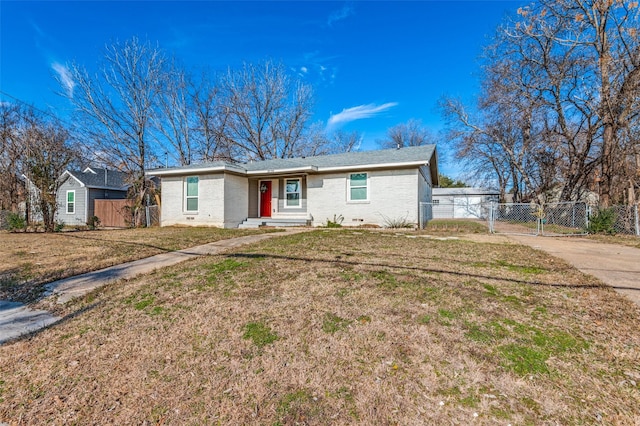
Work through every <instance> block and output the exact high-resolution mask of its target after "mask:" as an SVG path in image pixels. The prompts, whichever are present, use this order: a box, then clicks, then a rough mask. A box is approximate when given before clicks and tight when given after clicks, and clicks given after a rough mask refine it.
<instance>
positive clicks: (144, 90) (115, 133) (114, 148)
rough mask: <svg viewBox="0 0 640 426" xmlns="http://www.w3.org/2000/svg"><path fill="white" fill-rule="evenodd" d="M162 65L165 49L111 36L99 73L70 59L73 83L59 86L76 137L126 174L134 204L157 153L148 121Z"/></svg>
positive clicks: (151, 120) (152, 114) (160, 90)
mask: <svg viewBox="0 0 640 426" xmlns="http://www.w3.org/2000/svg"><path fill="white" fill-rule="evenodd" d="M165 65H166V59H165V55H164V53H163V52H162V51H161V50H160V49H159V48H158V47H156V46H152V45H151V44H150V43H148V42H141V41H139V40H138V39H137V38H133V39H131V40H128V41H126V42H124V43H118V42H116V43H114V44H111V45H107V46H106V48H105V53H104V61H103V63H102V64H101V66H100V68H99V71H98V73H96V74H93V75H91V74H89V73H88V72H87V71H86V70H85V69H84V68H82V67H81V66H79V65H75V64H74V65H72V66H71V67H70V74H71V76H72V78H73V80H74V82H75V89H74V90H73V92H70V91H65V92H63V95H64V96H66V97H67V98H68V99H69V101H70V102H71V103H72V104H73V105H74V106H75V108H76V119H77V123H78V126H77V128H76V129H75V130H76V131H77V132H78V133H79V135H80V137H81V140H82V141H83V142H84V143H85V145H86V146H87V148H88V149H91V151H92V152H93V153H94V155H95V156H96V157H97V158H98V159H100V160H102V161H104V162H105V163H107V164H109V165H111V166H113V167H115V168H117V169H121V170H124V171H127V172H129V173H130V174H131V176H132V184H133V188H134V191H133V192H134V198H135V200H136V201H137V203H138V205H141V204H142V203H143V200H144V196H145V194H146V192H147V183H146V181H145V170H146V168H147V166H148V165H149V163H150V162H151V161H152V160H154V155H155V154H156V152H155V151H156V145H155V144H154V141H155V139H154V137H153V135H152V131H153V127H152V125H153V123H154V117H155V115H156V114H157V111H158V107H157V105H158V100H159V97H160V95H161V94H162V93H163V91H164V84H165V83H166V79H165V78H164V76H165V74H164V73H165V71H166V69H165Z"/></svg>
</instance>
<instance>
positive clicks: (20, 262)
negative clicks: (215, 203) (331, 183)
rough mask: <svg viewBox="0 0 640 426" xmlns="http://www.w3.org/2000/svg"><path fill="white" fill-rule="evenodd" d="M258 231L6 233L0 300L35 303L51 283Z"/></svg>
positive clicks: (1, 235)
mask: <svg viewBox="0 0 640 426" xmlns="http://www.w3.org/2000/svg"><path fill="white" fill-rule="evenodd" d="M252 232H253V233H255V232H264V231H252V230H249V231H247V230H238V229H216V228H197V227H194V228H185V227H182V228H180V227H169V228H145V229H121V230H99V231H79V232H60V233H54V234H45V233H41V232H40V233H33V232H32V233H8V232H1V231H0V259H2V261H1V262H0V300H16V301H21V302H32V301H33V300H35V299H37V298H38V297H39V295H40V294H41V292H42V291H43V284H45V283H47V282H51V281H54V280H57V279H61V278H66V277H70V276H73V275H77V274H82V273H84V272H89V271H95V270H97V269H101V268H106V267H107V266H112V265H117V264H119V263H123V262H128V261H131V260H136V259H141V258H144V257H148V256H152V255H154V254H159V253H164V252H167V251H173V250H179V249H183V248H188V247H192V246H195V245H199V244H205V243H209V242H213V241H218V240H221V239H226V238H232V237H235V236H242V235H247V234H249V233H252Z"/></svg>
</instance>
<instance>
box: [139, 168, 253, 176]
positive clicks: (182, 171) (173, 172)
mask: <svg viewBox="0 0 640 426" xmlns="http://www.w3.org/2000/svg"><path fill="white" fill-rule="evenodd" d="M218 172H234V173H242V170H238V169H237V168H235V167H234V168H230V167H229V166H214V167H193V168H175V169H153V170H147V171H146V172H145V176H147V177H149V176H158V177H163V176H186V175H194V174H202V173H218Z"/></svg>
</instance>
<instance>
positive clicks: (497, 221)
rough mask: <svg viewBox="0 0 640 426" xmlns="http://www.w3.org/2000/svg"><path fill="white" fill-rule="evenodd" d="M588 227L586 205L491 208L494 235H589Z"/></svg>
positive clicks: (503, 206) (492, 204) (491, 224)
mask: <svg viewBox="0 0 640 426" xmlns="http://www.w3.org/2000/svg"><path fill="white" fill-rule="evenodd" d="M588 225H589V207H588V206H587V204H585V203H549V204H532V203H530V204H524V203H520V204H519V203H504V204H498V203H491V205H490V207H489V231H490V232H492V233H495V234H525V235H543V236H570V235H586V234H587V227H588Z"/></svg>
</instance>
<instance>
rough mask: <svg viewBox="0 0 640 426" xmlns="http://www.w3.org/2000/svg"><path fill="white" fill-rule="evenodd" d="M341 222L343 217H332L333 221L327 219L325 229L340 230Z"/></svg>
mask: <svg viewBox="0 0 640 426" xmlns="http://www.w3.org/2000/svg"><path fill="white" fill-rule="evenodd" d="M342 221H344V216H342V215H341V214H340V215H335V214H334V215H333V220H329V219H327V228H342Z"/></svg>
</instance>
